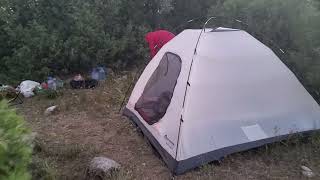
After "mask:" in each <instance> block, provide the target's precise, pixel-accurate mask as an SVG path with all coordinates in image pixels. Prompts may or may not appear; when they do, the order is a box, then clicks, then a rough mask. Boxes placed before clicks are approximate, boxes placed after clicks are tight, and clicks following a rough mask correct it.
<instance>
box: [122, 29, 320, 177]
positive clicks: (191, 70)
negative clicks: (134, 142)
mask: <svg viewBox="0 0 320 180" xmlns="http://www.w3.org/2000/svg"><path fill="white" fill-rule="evenodd" d="M201 32H203V30H185V31H183V32H182V33H180V34H179V35H177V36H176V37H175V38H173V39H172V40H171V41H170V42H168V43H167V44H166V45H164V46H163V47H162V48H161V50H160V51H159V52H158V53H157V54H156V55H155V57H154V58H153V60H152V61H150V63H149V64H148V66H147V67H146V68H145V70H144V72H143V73H142V75H141V77H140V78H139V80H138V82H137V83H136V85H135V87H134V89H133V91H132V94H131V96H130V99H129V101H128V103H127V105H126V107H125V109H124V114H125V115H126V116H128V117H129V118H130V119H132V120H133V121H134V122H135V123H136V124H137V125H138V126H139V127H140V128H141V129H142V131H143V133H144V134H145V135H146V136H147V137H148V139H149V140H150V142H151V143H152V145H153V146H154V147H155V148H156V149H157V151H158V152H159V154H160V155H161V157H162V158H163V160H164V161H165V163H166V164H167V166H168V167H169V169H170V170H171V171H172V172H174V173H176V174H181V173H183V172H185V171H187V170H190V169H193V168H195V167H198V166H201V165H203V164H206V163H208V162H211V161H214V160H219V159H220V158H222V157H224V156H226V155H229V154H232V153H235V152H240V151H244V150H248V149H251V148H255V147H259V146H262V145H265V144H269V143H272V142H276V141H279V140H282V139H285V138H287V137H288V136H289V135H292V134H296V133H307V132H311V131H315V130H318V129H319V128H320V108H319V105H318V104H317V102H316V101H315V100H314V99H313V97H312V96H311V95H310V94H309V93H308V92H307V90H306V89H305V88H304V87H303V86H302V84H301V83H300V82H299V80H298V79H297V78H296V76H295V75H294V74H293V73H292V72H291V71H290V70H289V68H288V67H286V65H285V64H284V63H283V62H282V61H281V60H280V59H279V58H278V57H277V56H276V54H275V53H274V52H273V51H272V50H271V49H270V48H268V47H267V46H265V45H264V44H263V43H261V42H259V41H258V40H257V39H255V38H254V37H253V36H251V35H250V34H249V33H247V32H245V31H243V30H238V29H227V28H218V29H214V30H212V29H207V30H206V31H204V32H203V33H202V35H201V36H199V35H200V34H201ZM199 37H200V39H199Z"/></svg>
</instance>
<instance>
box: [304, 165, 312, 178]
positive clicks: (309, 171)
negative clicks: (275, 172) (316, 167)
mask: <svg viewBox="0 0 320 180" xmlns="http://www.w3.org/2000/svg"><path fill="white" fill-rule="evenodd" d="M301 169H302V174H303V175H304V176H306V177H308V178H312V177H314V176H315V174H314V173H313V172H312V170H311V169H310V168H308V167H307V166H301Z"/></svg>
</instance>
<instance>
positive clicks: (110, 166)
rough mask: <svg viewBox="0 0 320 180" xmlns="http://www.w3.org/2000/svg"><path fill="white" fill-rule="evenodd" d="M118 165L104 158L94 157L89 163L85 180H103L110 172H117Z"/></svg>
mask: <svg viewBox="0 0 320 180" xmlns="http://www.w3.org/2000/svg"><path fill="white" fill-rule="evenodd" d="M119 169H120V164H119V163H117V162H115V161H114V160H112V159H109V158H106V157H95V158H93V159H92V161H91V162H90V165H89V168H88V170H87V179H96V178H101V179H104V178H106V177H108V176H110V175H111V173H112V172H114V171H116V170H119Z"/></svg>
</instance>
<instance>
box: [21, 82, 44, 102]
mask: <svg viewBox="0 0 320 180" xmlns="http://www.w3.org/2000/svg"><path fill="white" fill-rule="evenodd" d="M38 86H40V83H38V82H35V81H30V80H27V81H23V82H22V83H21V84H20V86H19V90H20V91H21V94H23V96H24V97H26V98H29V97H32V96H34V93H33V90H34V89H35V88H36V87H38Z"/></svg>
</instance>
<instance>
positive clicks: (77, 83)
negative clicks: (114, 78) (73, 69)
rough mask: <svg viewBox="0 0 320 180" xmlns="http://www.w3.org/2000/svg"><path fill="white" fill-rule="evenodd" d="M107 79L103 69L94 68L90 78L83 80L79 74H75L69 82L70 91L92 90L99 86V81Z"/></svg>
mask: <svg viewBox="0 0 320 180" xmlns="http://www.w3.org/2000/svg"><path fill="white" fill-rule="evenodd" d="M106 79H107V73H106V70H105V68H103V67H96V68H93V69H92V71H91V78H87V79H85V78H84V77H83V76H82V75H81V74H77V75H76V76H74V77H73V79H72V80H71V81H70V86H71V88H72V89H93V88H96V87H97V86H98V85H99V81H103V80H106Z"/></svg>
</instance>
